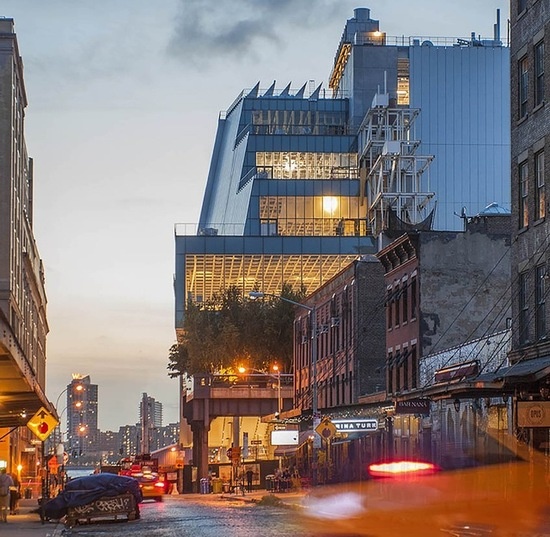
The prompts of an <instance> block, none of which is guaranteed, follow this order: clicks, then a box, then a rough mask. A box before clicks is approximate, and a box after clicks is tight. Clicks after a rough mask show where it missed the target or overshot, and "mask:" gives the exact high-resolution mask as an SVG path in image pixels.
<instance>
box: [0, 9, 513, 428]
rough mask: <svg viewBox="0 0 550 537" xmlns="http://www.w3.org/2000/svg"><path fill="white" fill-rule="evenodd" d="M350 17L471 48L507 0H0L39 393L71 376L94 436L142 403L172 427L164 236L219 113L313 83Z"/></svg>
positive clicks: (193, 199) (186, 217)
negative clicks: (20, 102) (38, 352)
mask: <svg viewBox="0 0 550 537" xmlns="http://www.w3.org/2000/svg"><path fill="white" fill-rule="evenodd" d="M356 7H368V8H370V9H371V18H373V19H377V20H379V21H380V29H381V30H382V31H384V32H386V33H387V35H388V36H412V35H415V36H425V37H442V36H445V37H469V36H470V34H471V33H472V32H475V34H476V35H479V34H481V35H482V36H484V37H487V38H491V37H492V35H493V25H494V23H495V21H496V10H497V9H498V8H500V10H501V28H502V31H501V35H502V37H506V35H507V22H506V21H507V19H508V16H509V15H508V1H507V0H482V1H479V0H462V1H460V2H449V1H447V0H371V2H370V4H369V3H359V2H357V1H350V0H155V1H152V0H79V1H78V2H77V1H74V0H47V1H45V0H3V1H2V3H1V4H0V16H5V17H11V18H13V19H14V20H15V25H16V32H17V38H18V42H19V49H20V53H21V55H22V57H23V62H24V66H25V70H24V74H25V83H26V90H27V96H28V100H29V106H28V108H27V113H26V141H27V146H28V150H29V154H30V156H32V157H33V159H34V180H35V196H34V202H35V220H34V233H35V237H36V239H37V243H38V248H39V251H40V254H41V256H42V258H43V260H44V264H45V269H46V291H47V294H48V319H49V324H50V334H49V337H48V353H47V355H48V361H47V394H48V397H49V398H50V400H52V401H54V402H55V400H56V399H57V397H58V395H59V394H60V393H61V392H62V390H63V389H64V388H65V387H66V385H67V384H68V383H69V382H70V380H71V374H72V373H81V374H87V375H90V377H91V379H92V382H94V383H96V384H98V385H99V427H100V428H101V429H102V430H106V429H112V430H118V427H119V426H120V425H126V424H133V423H136V421H137V420H138V408H139V402H140V398H141V394H142V392H147V393H148V394H149V395H150V396H152V397H154V398H155V399H157V400H158V401H160V402H161V403H163V405H164V423H165V424H166V423H169V422H174V421H176V420H177V416H178V389H177V381H175V380H170V379H168V377H167V371H166V364H167V355H168V349H169V347H170V346H171V345H172V343H173V342H174V341H175V331H174V298H173V273H174V231H173V230H174V224H176V223H196V221H197V220H198V216H199V211H200V207H201V203H202V196H203V192H204V187H205V184H206V177H207V173H208V168H209V164H210V155H211V151H212V145H213V141H214V135H215V133H216V125H217V119H218V115H219V112H220V111H222V110H225V109H227V108H228V107H229V106H230V104H231V103H232V102H233V100H234V99H235V98H236V96H237V95H238V94H239V92H240V91H241V90H242V89H245V88H252V87H253V86H254V85H255V84H256V83H257V82H258V81H260V87H261V88H268V87H269V86H270V85H271V84H272V83H273V81H274V80H276V81H277V84H276V87H277V88H281V89H282V88H284V87H285V86H286V85H287V84H288V83H289V82H292V87H293V88H296V89H297V88H299V87H301V86H302V85H303V84H304V83H306V82H308V81H310V80H314V81H315V83H316V84H319V83H321V82H324V87H328V85H327V82H326V81H327V80H328V77H329V75H330V70H331V67H332V61H333V59H334V56H335V53H336V48H337V45H338V43H339V40H340V37H341V35H342V31H343V29H344V25H345V22H346V20H347V19H349V18H351V17H353V9H354V8H356ZM62 401H64V398H63V399H62ZM60 407H61V408H59V409H58V411H59V412H61V411H62V410H63V408H64V406H61V404H60Z"/></svg>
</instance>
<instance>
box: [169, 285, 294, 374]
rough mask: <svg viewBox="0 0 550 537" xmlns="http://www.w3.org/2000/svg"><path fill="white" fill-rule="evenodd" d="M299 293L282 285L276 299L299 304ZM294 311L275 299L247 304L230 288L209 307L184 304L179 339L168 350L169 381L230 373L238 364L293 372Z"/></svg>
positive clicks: (290, 306) (206, 304)
mask: <svg viewBox="0 0 550 537" xmlns="http://www.w3.org/2000/svg"><path fill="white" fill-rule="evenodd" d="M304 294H305V293H304V292H303V290H301V291H299V292H294V291H293V290H292V287H291V286H290V285H286V284H285V285H283V288H282V291H281V296H282V297H285V298H288V299H290V300H294V301H295V302H300V300H303V298H304ZM295 308H296V307H295V306H294V305H292V304H289V303H288V302H285V301H284V300H280V299H278V298H273V299H266V300H255V301H254V300H249V299H248V297H246V298H245V297H243V294H242V291H241V289H240V288H238V287H236V286H231V287H229V288H227V289H225V290H224V291H223V292H221V293H219V294H217V295H215V296H213V298H212V300H210V301H209V302H208V303H202V304H198V303H193V302H189V303H188V304H187V308H186V314H185V320H184V327H183V328H184V334H185V335H184V338H183V341H182V342H179V343H175V344H174V345H172V347H170V351H169V356H168V359H169V364H168V370H169V376H170V377H176V376H178V375H181V374H189V375H194V374H197V373H223V372H231V371H235V369H236V367H238V366H239V365H244V366H245V367H250V368H255V369H259V370H267V369H268V368H269V367H270V365H272V364H273V363H275V362H276V363H277V364H278V365H279V366H280V367H282V369H283V371H290V370H291V367H292V349H293V323H294V316H295V311H296V310H295Z"/></svg>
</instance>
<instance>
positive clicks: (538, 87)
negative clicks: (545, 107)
mask: <svg viewBox="0 0 550 537" xmlns="http://www.w3.org/2000/svg"><path fill="white" fill-rule="evenodd" d="M543 102H544V41H541V42H540V43H538V44H537V45H535V106H538V105H540V104H542V103H543Z"/></svg>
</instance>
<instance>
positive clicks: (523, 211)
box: [518, 161, 529, 228]
mask: <svg viewBox="0 0 550 537" xmlns="http://www.w3.org/2000/svg"><path fill="white" fill-rule="evenodd" d="M528 178H529V177H528V168H527V161H525V162H522V163H521V164H520V165H519V204H518V209H519V227H520V228H522V227H526V226H527V225H528V224H529V211H528V205H527V194H528V193H529V188H528V183H527V181H528Z"/></svg>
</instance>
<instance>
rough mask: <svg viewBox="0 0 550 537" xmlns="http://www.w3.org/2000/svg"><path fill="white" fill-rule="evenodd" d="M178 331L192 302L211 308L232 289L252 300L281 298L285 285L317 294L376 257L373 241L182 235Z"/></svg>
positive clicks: (177, 289)
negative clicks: (256, 294)
mask: <svg viewBox="0 0 550 537" xmlns="http://www.w3.org/2000/svg"><path fill="white" fill-rule="evenodd" d="M175 240H176V273H175V280H174V286H175V289H174V291H175V303H176V329H181V328H182V325H183V318H184V314H185V305H186V303H187V301H188V300H192V301H194V302H205V301H207V300H209V299H210V298H211V297H212V296H213V295H214V294H215V293H218V292H219V291H220V290H222V289H226V288H227V287H229V286H237V287H239V288H241V289H242V290H243V294H244V295H246V294H247V293H248V292H249V291H251V290H254V289H259V290H261V291H263V292H265V293H272V294H279V293H280V292H281V289H282V286H283V284H290V285H292V287H293V288H294V289H296V290H297V289H300V288H301V287H302V286H303V287H304V289H305V290H306V293H311V292H313V291H314V290H315V289H317V288H318V287H320V286H321V285H323V284H324V283H325V282H326V281H328V280H329V279H330V278H332V277H333V276H334V275H336V274H337V273H338V272H340V271H341V270H342V269H344V268H345V267H346V266H347V265H349V264H350V263H351V262H352V261H353V260H355V259H357V257H359V256H361V255H365V254H373V253H375V251H376V246H375V242H374V239H373V238H372V237H280V236H274V237H262V236H252V237H251V236H247V237H242V236H194V235H193V236H188V235H177V234H176V237H175Z"/></svg>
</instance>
